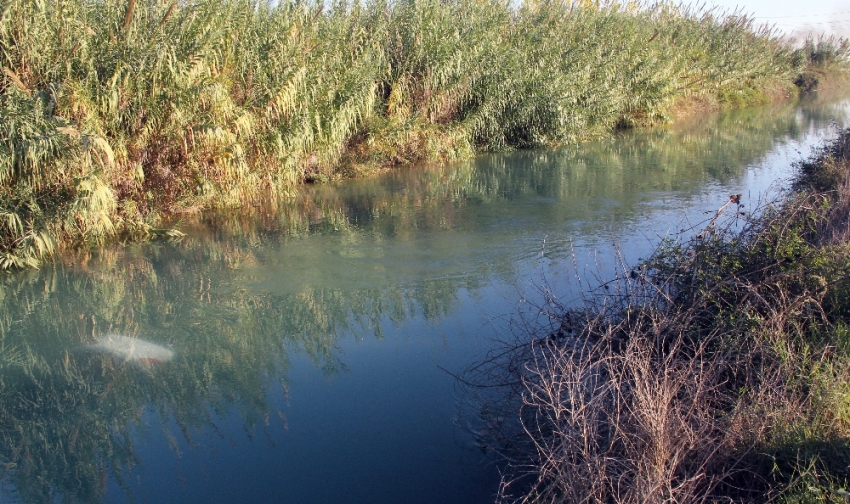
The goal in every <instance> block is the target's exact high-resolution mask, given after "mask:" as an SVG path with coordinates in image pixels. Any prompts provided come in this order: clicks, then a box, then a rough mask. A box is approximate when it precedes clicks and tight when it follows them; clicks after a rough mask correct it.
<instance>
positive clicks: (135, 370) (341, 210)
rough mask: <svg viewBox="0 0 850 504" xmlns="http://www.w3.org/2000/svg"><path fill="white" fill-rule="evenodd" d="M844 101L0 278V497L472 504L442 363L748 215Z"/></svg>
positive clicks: (629, 138)
mask: <svg viewBox="0 0 850 504" xmlns="http://www.w3.org/2000/svg"><path fill="white" fill-rule="evenodd" d="M849 110H850V102H848V101H841V100H836V99H831V100H826V101H824V102H808V103H803V104H800V105H798V106H791V105H785V106H779V107H771V108H765V109H758V110H746V111H738V112H735V113H730V114H724V115H722V116H718V117H712V118H708V119H704V120H702V121H701V122H699V123H693V124H687V125H683V126H680V127H677V128H676V129H673V130H661V129H659V130H654V131H649V132H639V133H631V134H624V135H621V136H618V137H617V138H616V139H615V140H611V141H606V142H602V143H595V144H590V145H583V146H580V147H577V148H569V149H561V150H541V151H526V152H518V153H512V154H507V155H492V156H484V157H481V158H478V159H476V160H474V161H472V162H468V163H461V164H456V165H451V166H448V167H417V168H415V169H409V170H401V171H397V172H393V173H390V174H387V175H385V176H380V177H375V178H370V179H366V180H359V181H354V182H346V183H344V184H340V185H337V186H320V187H316V188H311V189H310V190H308V191H305V194H304V195H303V197H301V198H300V199H299V200H298V201H296V202H292V203H288V204H285V205H281V206H279V207H278V208H274V209H268V208H262V209H261V208H258V209H255V210H253V211H247V212H244V213H240V214H238V215H218V216H207V217H205V218H204V219H203V220H201V221H199V222H196V223H192V224H187V225H186V226H185V227H184V230H186V231H187V232H188V236H187V237H186V238H185V239H183V240H182V241H180V242H176V243H163V242H160V243H150V244H144V245H129V246H124V247H114V248H110V249H107V250H104V251H100V252H97V253H91V254H84V255H78V256H74V257H68V258H65V259H64V260H62V261H59V263H57V264H56V265H55V266H53V267H46V268H44V269H42V270H41V271H32V272H24V273H20V274H15V275H6V276H3V277H0V282H2V285H0V300H2V301H0V331H2V332H0V436H2V442H1V443H0V471H2V472H0V474H2V482H1V483H2V486H0V501H3V502H5V501H10V502H16V501H24V502H78V501H81V502H150V503H159V502H199V503H200V502H203V503H207V502H288V503H400V502H404V503H464V504H473V503H484V502H492V499H493V495H494V493H495V491H496V488H497V485H498V479H499V477H498V471H497V468H496V467H495V465H494V464H493V462H492V461H491V460H489V459H488V458H487V456H486V454H485V453H484V451H483V450H482V449H481V447H480V446H478V445H477V443H476V440H475V435H474V434H473V431H474V430H475V429H476V418H475V416H474V415H470V414H467V413H465V411H468V410H469V408H466V407H465V404H466V401H467V398H466V397H465V396H464V395H463V394H462V393H461V392H459V391H458V390H457V388H456V383H455V379H454V378H453V377H452V376H451V374H449V372H452V373H454V372H459V371H462V370H463V369H464V368H465V367H466V366H468V365H470V364H471V363H473V362H475V361H476V360H477V359H480V358H482V356H483V355H484V353H485V352H486V351H487V349H488V348H489V347H490V345H492V339H493V338H498V337H499V335H500V334H504V331H505V330H506V325H507V323H508V321H509V320H510V314H512V313H516V312H517V310H522V309H523V308H522V306H523V304H522V303H521V301H522V300H524V299H527V300H528V301H529V302H530V304H533V303H534V302H537V301H542V298H543V295H542V294H541V289H542V287H543V286H544V285H547V286H549V287H550V288H551V289H552V291H553V292H554V293H555V294H556V295H559V296H562V297H563V299H565V300H566V302H569V301H568V300H569V299H570V297H571V296H574V295H576V293H577V292H579V291H581V289H582V288H583V287H582V286H585V287H586V286H591V285H593V284H594V282H596V281H597V279H599V278H605V277H610V276H612V275H613V274H614V268H615V263H614V261H613V258H614V257H615V256H616V253H617V252H616V251H617V250H619V252H620V253H621V254H622V255H623V256H624V257H625V259H626V260H627V261H634V260H636V259H637V258H639V257H641V256H645V255H647V254H648V253H649V251H650V250H651V247H652V245H653V244H654V243H657V241H658V238H659V237H660V236H663V235H665V234H668V233H675V232H678V231H679V230H681V229H685V228H688V227H691V226H694V225H698V224H699V223H701V222H704V221H705V219H707V217H708V216H707V215H706V213H705V212H707V211H711V210H714V209H717V208H718V207H720V206H721V205H722V204H723V203H724V202H725V201H726V200H727V199H728V196H729V194H732V193H743V194H744V200H745V203H747V204H748V205H751V204H753V203H755V201H757V200H758V198H759V197H760V195H762V194H764V193H765V191H768V190H769V189H770V188H771V186H772V184H775V183H776V181H777V179H782V178H783V177H787V176H788V175H789V174H790V173H791V168H790V164H791V163H792V162H793V161H796V160H799V159H801V157H802V156H805V155H807V154H808V153H809V152H810V151H811V148H812V146H813V145H816V144H817V143H818V142H819V139H821V138H823V137H824V135H830V134H832V133H834V132H835V126H833V123H834V122H837V123H839V124H843V122H844V121H845V119H846V118H847V117H848V111H849ZM780 185H781V182H780ZM773 187H774V188H775V187H778V186H776V185H774V186H773ZM579 279H580V281H579ZM107 335H114V336H111V337H109V338H107V337H106V336H107ZM128 337H132V338H138V339H141V340H144V341H146V342H149V343H151V345H147V346H146V345H141V344H136V345H135V346H134V342H135V341H136V340H132V339H128ZM154 345H155V346H154ZM444 370H448V372H446V371H444Z"/></svg>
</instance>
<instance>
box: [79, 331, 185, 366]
mask: <svg viewBox="0 0 850 504" xmlns="http://www.w3.org/2000/svg"><path fill="white" fill-rule="evenodd" d="M88 348H90V349H91V350H94V351H96V352H103V353H107V354H110V355H113V356H115V357H118V358H120V359H123V360H124V361H125V362H136V363H140V364H160V363H163V362H168V361H170V360H171V359H172V357H174V352H172V351H171V350H169V349H167V348H165V347H163V346H160V345H157V344H156V343H151V342H150V341H145V340H140V339H138V338H131V337H130V336H122V335H120V334H106V335H103V336H101V337H99V338H98V339H97V343H95V344H93V345H89V347H88Z"/></svg>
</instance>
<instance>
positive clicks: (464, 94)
mask: <svg viewBox="0 0 850 504" xmlns="http://www.w3.org/2000/svg"><path fill="white" fill-rule="evenodd" d="M840 59H841V61H842V62H843V61H844V59H845V58H844V56H842V57H841V58H840ZM808 64H810V62H809V61H808V60H805V59H802V60H801V59H799V58H797V59H794V58H793V57H792V53H791V51H790V49H789V47H787V46H786V45H784V44H783V43H782V42H781V41H780V40H779V38H778V36H777V34H775V33H773V32H772V31H770V30H769V29H767V28H764V27H760V26H756V25H755V24H754V22H753V20H752V19H749V18H746V17H743V16H738V15H735V14H733V15H726V14H723V13H718V12H715V11H700V10H696V9H694V10H692V9H688V8H683V7H677V6H674V5H672V4H668V3H661V4H655V5H652V6H642V5H637V4H633V3H625V4H620V3H602V4H599V3H591V2H589V3H564V2H560V1H551V0H542V1H528V2H524V3H521V4H519V5H514V4H512V3H510V2H499V1H493V0H452V1H448V2H446V1H439V0H406V1H399V2H388V1H386V0H365V1H363V2H360V1H348V0H341V1H336V2H332V3H326V4H325V3H309V2H287V1H284V2H269V1H265V0H193V1H188V2H183V1H176V0H175V1H172V2H169V1H164V0H67V1H62V2H54V1H47V0H39V1H27V0H4V1H3V2H2V3H0V66H2V69H0V70H2V72H0V187H2V191H0V192H2V194H0V213H2V215H3V216H4V218H3V219H2V222H3V226H2V232H0V255H2V257H0V266H2V267H3V268H9V267H20V266H35V265H37V264H38V263H39V261H40V260H42V259H43V258H45V257H48V256H50V255H51V254H52V253H53V252H54V251H56V250H58V249H61V248H63V247H68V246H74V245H80V244H97V243H99V242H102V241H103V240H105V239H109V238H112V237H115V236H119V235H125V236H132V237H137V238H138V237H144V236H147V235H150V234H151V233H156V226H159V225H161V223H162V222H163V219H164V218H167V217H169V216H175V215H179V214H181V213H185V212H195V211H199V210H202V209H206V208H214V207H230V206H237V205H240V204H242V203H243V202H245V201H247V200H250V199H253V198H257V197H259V195H260V194H264V195H269V194H272V195H275V196H274V197H281V196H287V195H291V194H292V192H293V191H294V190H295V187H296V186H297V184H299V183H302V182H310V181H322V180H327V179H331V178H336V177H341V176H347V175H350V174H354V173H359V172H360V171H363V170H364V169H368V168H369V167H374V166H385V165H392V164H395V163H403V162H410V161H413V160H417V159H423V158H432V159H450V158H455V157H459V156H469V155H471V154H473V153H475V152H480V151H484V150H494V149H503V148H510V147H524V146H532V145H551V144H561V143H574V142H578V141H581V140H585V139H589V138H594V137H598V136H601V135H604V134H606V133H607V132H609V131H611V130H612V129H613V128H616V127H618V126H620V127H622V126H634V125H644V124H652V123H657V122H665V121H669V120H670V117H671V111H673V110H674V107H675V106H676V104H677V102H681V101H682V100H702V101H709V102H716V103H730V104H742V103H752V102H757V101H763V100H766V99H767V98H768V96H769V95H771V94H772V93H777V92H782V91H787V90H788V89H789V87H790V82H791V80H792V79H793V77H794V76H796V75H798V74H799V72H800V69H801V68H802V67H805V66H806V65H808Z"/></svg>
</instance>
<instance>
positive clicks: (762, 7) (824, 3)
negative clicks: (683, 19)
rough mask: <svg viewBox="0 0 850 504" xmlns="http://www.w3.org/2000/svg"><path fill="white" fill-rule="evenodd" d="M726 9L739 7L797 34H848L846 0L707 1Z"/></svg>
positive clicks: (849, 7) (849, 13)
mask: <svg viewBox="0 0 850 504" xmlns="http://www.w3.org/2000/svg"><path fill="white" fill-rule="evenodd" d="M706 4H707V5H717V6H719V7H722V8H724V9H727V10H732V9H734V8H735V7H740V8H741V9H742V10H743V12H744V13H747V14H753V15H754V16H755V17H756V18H757V20H758V21H759V22H767V23H770V24H775V25H776V27H777V28H779V29H781V30H782V31H785V32H788V33H794V34H795V35H797V36H798V37H799V36H800V35H805V34H806V33H809V32H815V33H826V34H835V35H840V36H844V37H850V0H707V2H706Z"/></svg>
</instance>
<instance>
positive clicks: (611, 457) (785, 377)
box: [466, 130, 850, 503]
mask: <svg viewBox="0 0 850 504" xmlns="http://www.w3.org/2000/svg"><path fill="white" fill-rule="evenodd" d="M848 142H850V130H848V131H845V132H844V133H843V134H842V135H841V137H840V138H839V139H838V140H837V141H836V142H834V143H833V144H831V145H830V146H828V147H826V148H824V150H823V151H822V152H821V153H820V155H819V156H818V157H817V158H816V159H813V160H811V161H809V162H808V163H803V164H802V165H801V168H802V169H801V172H802V174H801V176H800V178H799V181H798V184H797V187H798V188H797V190H796V191H794V192H791V193H788V194H786V195H785V197H784V199H783V200H782V201H781V202H779V203H776V204H774V205H768V206H765V207H763V208H761V209H760V210H759V211H757V212H754V214H752V215H750V214H746V215H742V208H741V207H740V206H739V205H738V203H739V197H738V196H737V195H733V196H732V197H730V200H729V202H727V203H726V204H724V205H723V207H722V208H721V211H720V212H718V215H717V216H715V218H714V219H712V220H711V221H710V222H709V224H708V226H707V227H706V228H705V229H703V230H702V231H701V232H699V233H696V234H695V235H693V237H691V238H687V239H682V240H680V241H678V242H667V243H664V244H663V245H662V246H661V247H660V248H659V249H658V250H657V251H656V252H655V254H654V255H653V256H652V257H650V258H649V259H648V260H647V261H645V262H644V263H642V264H641V265H640V266H638V267H637V268H634V269H627V268H624V269H623V274H622V275H620V277H618V278H616V279H615V280H613V281H612V282H610V283H608V284H605V285H604V286H603V287H600V288H599V291H598V292H595V293H593V294H591V295H589V296H588V297H587V298H586V299H585V301H584V304H583V306H581V307H580V308H574V307H573V308H568V307H564V306H560V305H558V303H557V302H556V301H554V300H553V299H548V300H547V304H546V310H545V311H546V313H550V314H551V319H550V322H552V323H553V324H554V325H546V324H544V325H534V324H529V323H528V322H527V321H525V322H523V323H521V324H519V326H521V327H522V328H523V330H521V331H520V334H519V335H518V337H517V338H516V339H514V340H513V341H511V342H509V343H506V344H505V345H504V346H503V347H502V348H500V349H498V351H495V352H494V353H493V354H491V356H490V358H489V359H488V360H486V361H485V362H484V363H482V364H480V365H478V366H476V367H474V368H472V369H470V370H469V373H468V374H467V377H466V379H467V381H468V383H470V384H475V385H473V386H475V387H485V388H486V387H492V388H494V389H495V390H497V391H498V392H499V394H497V395H496V397H498V399H499V400H501V401H502V402H501V411H502V414H503V415H504V414H505V413H504V411H510V410H511V409H512V408H513V409H514V410H516V409H517V408H518V409H519V415H518V416H516V414H515V413H514V416H515V418H516V422H512V421H504V422H501V423H500V424H499V426H500V429H499V430H498V432H497V433H495V435H494V438H496V439H494V440H493V441H492V445H494V446H498V447H499V450H500V452H501V453H502V454H503V455H504V456H505V458H506V460H507V462H508V467H509V468H510V469H509V471H508V472H507V473H506V478H505V480H504V484H503V486H502V489H501V490H502V491H501V500H502V501H503V502H523V503H525V502H582V503H583V502H605V503H672V502H676V503H691V502H733V501H734V502H754V501H755V502H759V501H772V500H781V499H786V500H793V499H792V497H794V498H797V497H800V495H802V496H803V497H802V498H803V500H805V499H806V498H808V497H812V498H814V493H813V492H814V490H809V489H811V488H815V489H818V491H819V492H820V493H819V494H818V495H820V496H821V497H824V496H826V497H829V496H832V497H835V496H839V497H840V496H841V495H843V494H842V493H841V492H843V488H838V486H839V485H840V484H841V483H842V482H844V481H845V479H846V478H847V477H850V474H847V468H846V465H845V466H841V464H836V463H833V461H831V459H841V457H843V454H844V452H845V451H846V447H847V442H846V440H847V439H850V429H849V428H850V423H848V421H847V419H848V418H850V417H848V415H847V413H848V407H847V404H848V403H849V402H848V399H850V394H848V390H846V389H847V387H846V386H845V385H843V384H844V383H847V381H846V380H847V374H848V373H847V371H846V369H847V365H848V364H850V346H848V345H847V341H846V340H847V331H846V327H847V324H848V322H850V307H848V300H850V296H848V293H850V259H848V253H847V252H848V237H850V232H848V217H847V215H848V212H847V210H848V205H850V190H848V183H847V181H848V173H850V170H848V167H850V156H848V154H850V149H848V148H847V146H848ZM812 185H815V187H816V189H812ZM803 187H806V188H807V189H805V190H804V189H803ZM753 215H755V216H753ZM490 408H491V409H492V406H491V407H490ZM490 416H491V417H492V414H490ZM813 446H816V447H819V448H817V449H813V448H812V447H813ZM801 453H805V455H801ZM842 460H843V459H842ZM804 477H808V478H810V479H813V481H814V483H811V484H807V485H804V486H803V488H804V490H803V492H802V494H799V492H798V493H794V492H796V491H797V490H794V489H798V490H799V487H800V485H799V482H800V481H802V479H803V478H804ZM819 485H822V486H823V488H821V487H819ZM826 497H824V498H826ZM830 498H831V497H830Z"/></svg>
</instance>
